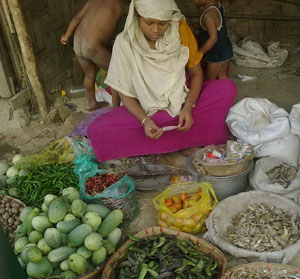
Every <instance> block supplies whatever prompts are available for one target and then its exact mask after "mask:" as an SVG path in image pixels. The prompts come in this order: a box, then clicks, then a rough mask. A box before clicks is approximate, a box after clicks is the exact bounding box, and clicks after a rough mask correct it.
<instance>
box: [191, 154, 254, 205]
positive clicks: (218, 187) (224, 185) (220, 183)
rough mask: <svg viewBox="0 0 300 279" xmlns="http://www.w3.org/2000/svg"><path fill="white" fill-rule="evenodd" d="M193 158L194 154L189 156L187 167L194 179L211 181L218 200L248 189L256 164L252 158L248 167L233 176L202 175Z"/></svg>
mask: <svg viewBox="0 0 300 279" xmlns="http://www.w3.org/2000/svg"><path fill="white" fill-rule="evenodd" d="M193 159H194V158H193V156H189V157H188V158H187V160H186V167H187V169H188V170H189V171H190V173H191V174H192V177H193V180H196V181H199V182H209V183H210V184H211V185H212V187H213V189H214V191H215V194H216V196H217V198H218V200H223V199H225V198H227V197H229V196H233V195H236V194H238V193H240V192H244V191H245V190H246V188H247V186H248V174H249V172H250V171H251V170H252V168H253V165H254V163H253V161H252V160H251V163H250V165H249V166H248V168H247V169H246V170H244V171H243V172H241V173H240V174H236V175H231V176H210V175H200V174H199V173H198V172H197V170H196V168H195V167H194V165H193V164H192V161H193Z"/></svg>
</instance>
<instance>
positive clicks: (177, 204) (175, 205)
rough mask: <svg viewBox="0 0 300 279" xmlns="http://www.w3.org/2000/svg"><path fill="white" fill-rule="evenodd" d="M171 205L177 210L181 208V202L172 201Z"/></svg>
mask: <svg viewBox="0 0 300 279" xmlns="http://www.w3.org/2000/svg"><path fill="white" fill-rule="evenodd" d="M173 206H174V207H175V208H176V209H177V210H179V209H181V208H182V204H181V202H180V203H174V204H173Z"/></svg>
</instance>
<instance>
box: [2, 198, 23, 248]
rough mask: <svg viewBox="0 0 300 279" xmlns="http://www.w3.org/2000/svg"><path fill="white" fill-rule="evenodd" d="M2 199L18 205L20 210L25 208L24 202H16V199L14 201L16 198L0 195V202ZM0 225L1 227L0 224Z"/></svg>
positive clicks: (11, 241)
mask: <svg viewBox="0 0 300 279" xmlns="http://www.w3.org/2000/svg"><path fill="white" fill-rule="evenodd" d="M4 197H5V198H8V199H10V200H12V201H14V202H15V203H18V204H19V205H20V207H21V208H24V207H26V205H25V203H24V202H22V201H20V200H18V199H16V198H13V197H10V196H3V195H0V200H2V199H3V198H4ZM0 225H1V224H0ZM14 238H15V237H14ZM9 242H10V243H13V242H14V240H10V241H9Z"/></svg>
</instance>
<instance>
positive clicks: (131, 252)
mask: <svg viewBox="0 0 300 279" xmlns="http://www.w3.org/2000/svg"><path fill="white" fill-rule="evenodd" d="M130 238H131V239H132V240H134V241H133V242H131V243H130V244H129V245H128V246H127V253H126V255H125V259H123V261H122V262H120V263H119V265H118V269H117V277H116V278H119V279H125V278H126V279H129V278H137V279H148V278H149V279H151V278H158V279H163V278H164V279H167V278H176V279H196V278H197V279H202V278H203V279H205V278H206V279H209V278H217V276H218V274H219V271H218V269H219V268H218V262H217V260H216V259H215V258H214V257H213V255H211V254H209V255H208V254H205V253H204V252H202V251H201V250H199V245H196V244H194V243H193V242H192V241H190V240H180V239H177V238H176V236H171V235H166V234H159V235H156V236H151V237H147V238H141V239H139V238H135V237H132V236H130Z"/></svg>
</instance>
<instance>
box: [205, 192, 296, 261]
mask: <svg viewBox="0 0 300 279" xmlns="http://www.w3.org/2000/svg"><path fill="white" fill-rule="evenodd" d="M232 205H234V206H232ZM206 226H207V229H208V231H207V232H206V234H205V238H206V239H209V240H210V241H211V242H213V243H214V244H216V245H217V246H218V247H220V248H221V249H222V250H223V251H227V252H228V253H230V254H231V255H233V256H235V257H242V258H248V259H249V260H250V261H254V260H255V259H256V260H257V261H265V262H270V263H282V264H286V263H289V262H290V261H292V260H293V258H294V257H295V256H296V255H297V253H298V252H299V251H300V206H299V205H298V204H297V203H295V202H294V201H292V200H290V199H288V198H286V197H284V196H280V195H277V194H273V193H269V192H265V191H249V192H245V193H240V194H238V195H235V196H231V197H228V198H226V199H225V200H223V201H221V202H219V203H218V204H217V206H216V207H215V209H214V210H213V211H212V212H211V213H210V215H209V217H208V218H207V219H206Z"/></svg>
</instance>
